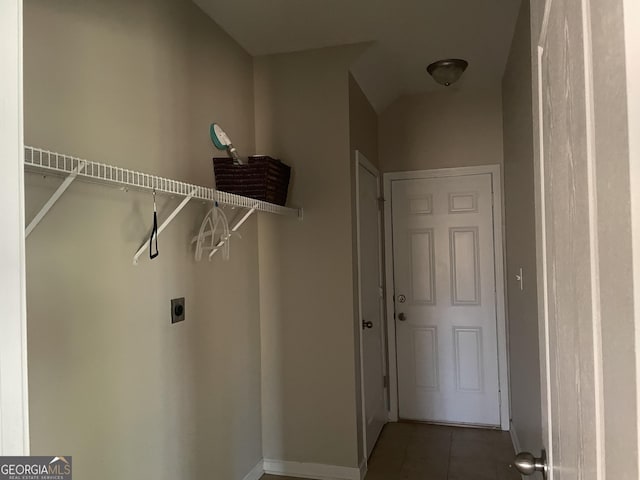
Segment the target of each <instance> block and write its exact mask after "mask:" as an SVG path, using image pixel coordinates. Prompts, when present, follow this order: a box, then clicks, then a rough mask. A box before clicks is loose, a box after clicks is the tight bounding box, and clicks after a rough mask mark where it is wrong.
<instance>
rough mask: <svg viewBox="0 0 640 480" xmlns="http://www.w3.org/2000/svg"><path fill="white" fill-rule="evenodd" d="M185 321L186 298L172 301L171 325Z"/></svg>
mask: <svg viewBox="0 0 640 480" xmlns="http://www.w3.org/2000/svg"><path fill="white" fill-rule="evenodd" d="M183 320H184V297H181V298H174V299H173V300H171V323H178V322H182V321H183Z"/></svg>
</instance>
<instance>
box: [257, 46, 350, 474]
mask: <svg viewBox="0 0 640 480" xmlns="http://www.w3.org/2000/svg"><path fill="white" fill-rule="evenodd" d="M360 50H361V48H360V47H344V48H330V49H321V50H314V51H306V52H300V53H292V54H283V55H274V56H266V57H258V58H256V60H255V84H256V90H255V95H256V145H257V149H258V151H260V152H266V153H269V154H270V155H273V156H277V157H279V158H281V159H282V160H284V161H285V162H287V163H289V164H290V165H292V166H293V168H294V177H293V179H292V185H291V188H290V199H291V203H292V204H294V205H296V204H297V205H302V206H304V221H303V222H298V223H296V222H291V221H290V220H285V219H279V218H273V217H267V216H261V217H260V219H259V232H260V244H259V251H260V253H259V256H260V307H261V325H262V362H263V363H262V389H263V403H262V406H263V448H264V456H265V458H270V459H278V460H288V461H297V462H308V463H319V464H328V465H340V466H346V467H356V466H357V465H358V442H359V441H360V438H358V435H357V421H358V418H357V414H356V411H357V397H356V385H359V379H358V378H357V371H356V353H355V351H354V345H355V335H354V331H355V324H354V305H353V276H354V272H353V263H352V260H353V259H352V255H353V252H352V239H351V232H352V212H351V209H350V205H351V194H352V192H351V176H350V172H351V161H350V153H349V148H350V144H349V85H348V67H349V64H350V63H351V61H352V59H353V58H354V56H355V55H357V54H358V53H359V52H360Z"/></svg>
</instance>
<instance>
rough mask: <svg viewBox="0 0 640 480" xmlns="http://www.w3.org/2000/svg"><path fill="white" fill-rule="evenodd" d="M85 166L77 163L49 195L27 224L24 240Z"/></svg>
mask: <svg viewBox="0 0 640 480" xmlns="http://www.w3.org/2000/svg"><path fill="white" fill-rule="evenodd" d="M85 165H86V163H85V162H79V163H78V166H77V167H76V168H74V169H73V171H72V172H71V173H69V175H67V178H65V179H64V181H63V182H62V183H61V184H60V186H59V187H58V189H57V190H56V191H55V192H54V193H53V195H51V198H49V200H47V203H45V204H44V206H43V207H42V208H41V209H40V211H39V212H38V214H37V215H36V216H35V217H33V220H31V222H29V225H27V228H26V229H25V232H24V237H25V238H27V237H28V236H29V234H30V233H31V232H33V230H34V229H35V228H36V226H38V224H39V223H40V222H41V221H42V219H43V218H44V217H45V215H46V214H47V213H48V212H49V210H51V207H53V206H54V205H55V203H56V202H57V201H58V200H59V199H60V197H61V196H62V194H63V193H64V192H66V191H67V188H69V186H70V185H71V183H72V182H73V181H74V180H75V179H76V177H77V176H78V173H80V172H82V170H84V167H85Z"/></svg>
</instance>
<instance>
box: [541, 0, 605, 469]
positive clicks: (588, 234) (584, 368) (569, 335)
mask: <svg viewBox="0 0 640 480" xmlns="http://www.w3.org/2000/svg"><path fill="white" fill-rule="evenodd" d="M546 3H547V8H546V21H545V22H544V25H543V28H542V32H541V35H540V42H539V48H538V59H537V60H538V62H537V67H538V100H539V106H540V109H539V114H540V124H539V127H540V128H539V132H538V133H539V142H540V143H539V147H540V149H539V163H538V169H539V170H538V173H539V176H538V185H537V186H538V189H539V191H538V193H539V195H538V198H539V202H540V203H539V215H540V218H539V233H540V236H541V238H540V242H541V251H540V252H539V254H540V261H541V268H540V269H539V271H540V272H541V278H540V282H541V283H540V286H539V291H540V292H542V295H543V297H542V299H543V304H542V308H540V312H541V315H542V317H543V322H542V327H543V335H542V336H541V349H542V352H541V362H542V366H543V372H542V373H543V382H542V385H543V387H545V389H546V392H545V395H544V398H543V402H544V408H543V414H544V417H546V422H543V427H544V430H545V436H546V438H545V443H546V444H547V447H548V448H549V461H550V463H551V464H552V466H553V467H554V468H552V471H551V472H550V473H551V477H552V478H555V479H556V480H558V479H565V478H566V479H570V478H571V479H573V478H590V479H599V478H604V476H603V472H602V469H603V463H602V462H603V455H602V451H601V450H600V447H601V445H602V442H603V437H602V431H601V429H600V425H599V422H600V419H601V415H602V412H601V405H599V403H600V398H601V395H602V391H601V379H600V374H601V364H600V361H601V360H600V358H599V355H600V341H601V339H600V318H599V311H598V308H599V306H598V303H597V288H598V276H597V266H596V263H595V262H596V258H597V257H596V255H597V243H596V242H595V234H594V230H593V228H595V224H594V221H595V210H594V209H593V199H594V197H593V195H594V192H593V183H592V182H593V179H592V178H590V175H589V170H590V168H592V166H591V163H592V161H593V158H592V151H591V150H590V142H591V141H592V138H593V131H592V128H593V125H592V124H591V121H590V115H591V112H590V108H591V107H590V106H589V104H588V99H589V97H590V95H591V91H590V86H589V84H588V78H587V77H586V76H585V57H584V54H585V45H584V41H585V30H584V24H583V19H584V15H585V14H586V12H585V11H584V6H585V4H584V3H583V2H573V1H567V0H554V1H553V2H546ZM536 453H537V452H536Z"/></svg>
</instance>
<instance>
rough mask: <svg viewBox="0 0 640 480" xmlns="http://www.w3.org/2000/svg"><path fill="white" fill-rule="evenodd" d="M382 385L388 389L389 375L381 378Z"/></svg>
mask: <svg viewBox="0 0 640 480" xmlns="http://www.w3.org/2000/svg"><path fill="white" fill-rule="evenodd" d="M382 385H383V386H384V388H389V375H385V376H384V377H382Z"/></svg>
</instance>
